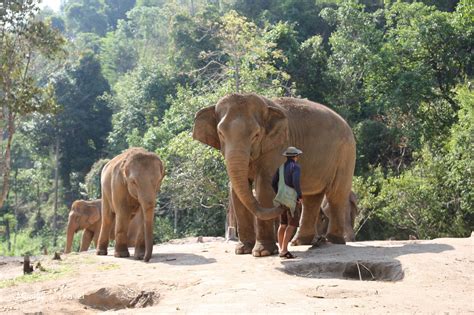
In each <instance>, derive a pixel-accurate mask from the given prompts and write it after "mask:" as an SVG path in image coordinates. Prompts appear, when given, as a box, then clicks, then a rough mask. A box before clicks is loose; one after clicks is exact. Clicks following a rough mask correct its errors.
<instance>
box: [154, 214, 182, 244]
mask: <svg viewBox="0 0 474 315" xmlns="http://www.w3.org/2000/svg"><path fill="white" fill-rule="evenodd" d="M177 237H178V234H176V233H175V232H174V231H173V225H172V223H171V221H170V220H169V219H168V218H167V217H160V216H158V217H155V222H154V227H153V242H154V243H155V244H156V243H164V242H168V241H169V240H171V239H174V238H177Z"/></svg>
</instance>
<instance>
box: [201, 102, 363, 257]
mask: <svg viewBox="0 0 474 315" xmlns="http://www.w3.org/2000/svg"><path fill="white" fill-rule="evenodd" d="M193 137H194V139H196V140H199V141H201V142H203V143H205V144H208V145H210V146H212V147H214V148H216V149H219V150H220V151H221V152H222V154H223V156H224V158H225V161H226V168H227V173H228V175H229V178H230V181H231V183H232V194H231V198H232V202H233V205H234V208H235V212H236V217H237V228H238V234H239V240H240V242H239V244H238V245H237V247H236V250H235V252H236V254H248V253H252V254H253V255H254V256H268V255H271V254H273V253H276V252H277V251H278V248H277V246H276V238H275V229H274V222H273V220H270V219H273V218H276V217H277V216H278V215H280V214H281V212H282V211H283V209H282V208H281V207H273V198H274V196H275V193H274V192H273V189H272V185H271V182H272V176H273V175H274V173H275V171H276V170H277V168H278V167H279V166H280V165H281V164H282V163H283V162H284V161H285V158H284V157H283V156H282V152H283V151H284V149H286V148H287V147H288V146H295V147H297V148H299V149H301V150H303V154H302V155H301V158H300V159H299V161H298V162H299V164H300V165H301V174H302V175H301V189H302V192H303V208H304V210H303V215H302V218H301V227H300V228H299V230H298V232H297V235H296V236H295V239H296V240H297V241H298V243H299V244H310V243H311V241H312V240H313V238H314V236H315V233H316V231H315V224H316V216H317V214H318V211H319V207H320V205H321V201H322V200H323V197H324V195H326V196H327V199H328V204H329V206H330V207H331V211H330V213H329V216H330V221H329V226H328V233H327V238H328V239H329V240H330V241H331V242H333V243H345V241H344V226H345V225H346V224H347V221H348V220H350V218H349V216H347V215H346V211H345V209H347V208H348V207H349V194H350V192H351V186H352V176H353V173H354V167H355V151H356V149H355V140H354V136H353V133H352V130H351V128H350V127H349V125H348V124H347V123H346V122H345V121H344V119H343V118H341V117H340V116H339V115H338V114H337V113H335V112H334V111H332V110H331V109H329V108H327V107H325V106H323V105H321V104H317V103H314V102H311V101H308V100H304V99H295V98H279V99H275V100H270V99H267V98H265V97H262V96H259V95H256V94H231V95H228V96H225V97H223V98H222V99H221V100H219V102H218V103H217V105H215V106H210V107H207V108H204V109H202V110H200V111H199V112H198V113H197V114H196V117H195V121H194V130H193ZM252 185H254V187H255V190H256V198H255V197H254V196H253V194H252ZM255 220H256V221H255Z"/></svg>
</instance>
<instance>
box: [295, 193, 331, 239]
mask: <svg viewBox="0 0 474 315" xmlns="http://www.w3.org/2000/svg"><path fill="white" fill-rule="evenodd" d="M323 197H324V194H317V195H312V196H303V211H302V214H301V219H300V227H299V229H298V231H297V232H296V235H295V237H294V238H293V240H292V242H291V245H293V246H297V245H310V244H311V242H312V241H313V239H314V236H315V235H316V222H317V219H318V214H319V211H320V207H321V202H322V201H323Z"/></svg>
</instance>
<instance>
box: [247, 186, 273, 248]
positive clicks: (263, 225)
mask: <svg viewBox="0 0 474 315" xmlns="http://www.w3.org/2000/svg"><path fill="white" fill-rule="evenodd" d="M270 183H271V178H270V177H269V178H267V180H258V181H257V183H256V186H257V188H256V190H257V200H258V202H259V203H260V204H261V205H262V206H263V207H267V208H271V207H273V198H274V196H275V193H274V192H273V189H272V187H271V185H270ZM265 184H266V185H265ZM256 225H257V241H256V242H255V246H254V247H253V249H252V255H253V256H255V257H263V256H270V255H273V254H277V253H278V246H277V244H276V233H275V219H272V220H259V219H257V224H256Z"/></svg>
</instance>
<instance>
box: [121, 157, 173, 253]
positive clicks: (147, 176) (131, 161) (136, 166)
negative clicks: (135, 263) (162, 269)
mask: <svg viewBox="0 0 474 315" xmlns="http://www.w3.org/2000/svg"><path fill="white" fill-rule="evenodd" d="M121 171H122V176H123V178H124V180H125V182H126V187H127V190H128V193H129V194H130V196H131V197H132V198H134V199H135V200H137V201H138V203H139V205H140V208H141V209H140V210H139V211H142V213H143V218H144V226H143V227H144V237H145V256H144V261H148V260H149V259H150V257H151V253H152V250H153V216H154V209H155V205H156V195H157V193H158V192H159V190H160V186H161V181H162V179H163V177H164V175H165V174H164V167H163V164H162V162H161V161H160V159H159V158H158V156H157V155H156V154H154V153H150V152H146V151H144V150H136V151H135V152H134V154H130V156H129V158H127V159H126V160H124V162H123V163H122V165H121Z"/></svg>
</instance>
